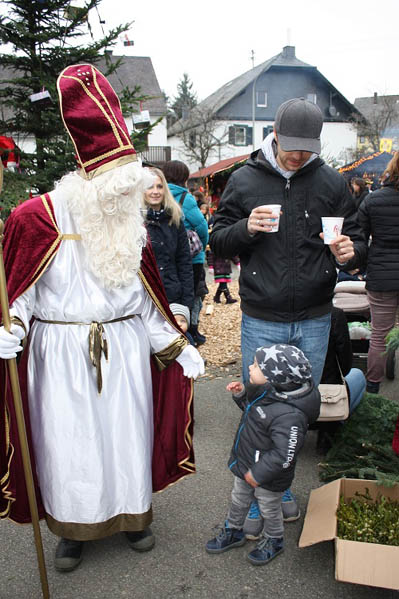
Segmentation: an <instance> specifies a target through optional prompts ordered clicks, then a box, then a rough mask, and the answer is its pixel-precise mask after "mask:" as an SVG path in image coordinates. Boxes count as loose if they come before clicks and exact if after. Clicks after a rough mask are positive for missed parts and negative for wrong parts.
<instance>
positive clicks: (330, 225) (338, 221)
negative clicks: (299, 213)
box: [321, 216, 344, 245]
mask: <svg viewBox="0 0 399 599" xmlns="http://www.w3.org/2000/svg"><path fill="white" fill-rule="evenodd" d="M343 223H344V219H343V217H341V216H322V217H321V224H322V227H323V233H324V243H327V244H328V245H330V243H332V242H333V241H334V240H335V239H336V238H337V237H339V236H340V235H341V232H342V225H343Z"/></svg>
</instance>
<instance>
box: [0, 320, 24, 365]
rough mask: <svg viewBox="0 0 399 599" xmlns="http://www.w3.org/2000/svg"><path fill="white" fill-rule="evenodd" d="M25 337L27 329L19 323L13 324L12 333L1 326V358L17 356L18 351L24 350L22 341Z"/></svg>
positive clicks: (7, 358) (6, 358)
mask: <svg viewBox="0 0 399 599" xmlns="http://www.w3.org/2000/svg"><path fill="white" fill-rule="evenodd" d="M24 337H25V331H24V330H23V328H22V327H20V326H19V325H18V324H13V325H11V333H8V332H7V331H6V330H5V328H4V327H0V358H2V359H3V360H9V359H10V358H16V357H17V352H20V351H22V346H21V341H22V339H23V338H24Z"/></svg>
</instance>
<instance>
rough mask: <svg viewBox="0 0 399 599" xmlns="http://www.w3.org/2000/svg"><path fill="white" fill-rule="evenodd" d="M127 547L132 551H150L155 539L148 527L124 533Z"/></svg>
mask: <svg viewBox="0 0 399 599" xmlns="http://www.w3.org/2000/svg"><path fill="white" fill-rule="evenodd" d="M125 534H126V537H127V540H128V543H129V547H130V548H131V549H133V550H134V551H151V549H152V548H153V547H154V545H155V537H154V535H153V534H152V530H151V528H150V527H149V526H148V527H147V528H145V529H144V530H138V531H135V532H126V533H125Z"/></svg>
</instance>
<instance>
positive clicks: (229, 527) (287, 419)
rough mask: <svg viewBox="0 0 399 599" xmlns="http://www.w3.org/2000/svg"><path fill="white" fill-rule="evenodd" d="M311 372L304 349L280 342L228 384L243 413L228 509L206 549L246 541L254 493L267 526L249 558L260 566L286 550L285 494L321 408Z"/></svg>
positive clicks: (215, 549) (258, 354)
mask: <svg viewBox="0 0 399 599" xmlns="http://www.w3.org/2000/svg"><path fill="white" fill-rule="evenodd" d="M311 373H312V367H311V365H310V363H309V361H308V360H307V358H306V357H305V355H304V354H303V352H301V351H300V350H299V349H297V348H296V347H293V346H292V345H286V344H277V345H272V346H268V347H259V348H258V349H257V350H256V352H255V355H254V359H253V363H252V364H251V365H250V366H249V384H246V385H245V386H244V385H243V384H242V383H240V382H236V381H234V382H231V383H229V384H228V385H227V390H228V391H232V392H233V399H234V401H235V402H236V403H237V405H238V406H239V407H240V408H241V409H242V410H243V412H244V414H243V416H242V418H241V422H240V424H239V426H238V429H237V433H236V436H235V439H234V444H233V448H232V450H231V455H230V460H229V468H230V470H231V471H232V473H233V474H234V485H233V491H232V494H231V504H230V509H229V512H228V514H227V519H226V521H225V524H224V525H223V526H222V527H221V530H220V533H219V534H218V535H217V536H216V537H215V538H213V539H211V540H210V541H208V542H207V544H206V546H205V549H206V551H207V552H208V553H211V554H217V553H223V552H224V551H228V550H229V549H233V548H234V547H240V546H241V545H243V544H244V543H245V541H246V535H245V528H244V522H245V518H246V515H247V512H248V508H249V506H250V505H251V502H252V501H253V499H254V497H256V499H257V500H258V503H259V506H260V511H261V514H262V524H263V526H262V535H261V539H260V541H259V543H258V544H257V546H256V548H255V549H254V550H253V551H251V552H250V553H249V554H248V556H247V557H248V560H249V561H250V563H251V564H253V565H255V566H262V565H264V564H267V563H268V562H270V560H272V559H273V558H274V557H276V556H277V555H279V554H280V553H281V552H282V551H283V549H284V539H283V534H284V524H283V514H282V510H281V498H282V496H283V492H284V490H285V489H287V488H288V487H289V486H290V484H291V483H292V481H293V479H294V476H295V465H296V460H297V457H298V454H299V452H300V450H301V448H302V446H303V443H304V441H305V436H306V433H307V430H308V426H309V424H310V423H312V422H314V421H316V419H317V418H318V416H319V412H320V393H319V392H318V390H317V388H316V387H315V386H314V383H313V381H312V374H311Z"/></svg>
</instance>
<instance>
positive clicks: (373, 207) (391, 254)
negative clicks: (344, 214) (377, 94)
mask: <svg viewBox="0 0 399 599" xmlns="http://www.w3.org/2000/svg"><path fill="white" fill-rule="evenodd" d="M381 181H382V186H381V188H380V189H377V190H376V191H373V192H371V193H370V194H369V195H368V197H367V198H366V199H365V200H364V201H363V202H362V203H361V205H360V208H359V211H358V221H359V223H360V225H361V227H362V228H363V231H364V234H365V236H366V239H370V245H369V247H368V256H367V279H366V290H367V296H368V299H369V303H370V312H371V339H370V345H369V351H368V358H367V373H366V378H367V391H368V392H369V393H378V392H379V389H380V383H381V381H382V380H383V378H384V374H385V364H386V360H387V356H386V353H385V337H386V336H387V334H388V333H389V331H390V330H391V328H392V327H393V326H394V325H395V320H396V314H397V310H398V308H399V241H398V240H399V152H395V154H394V156H393V158H392V159H391V160H390V162H389V163H388V165H387V167H386V169H385V171H384V173H383V176H382V177H381Z"/></svg>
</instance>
